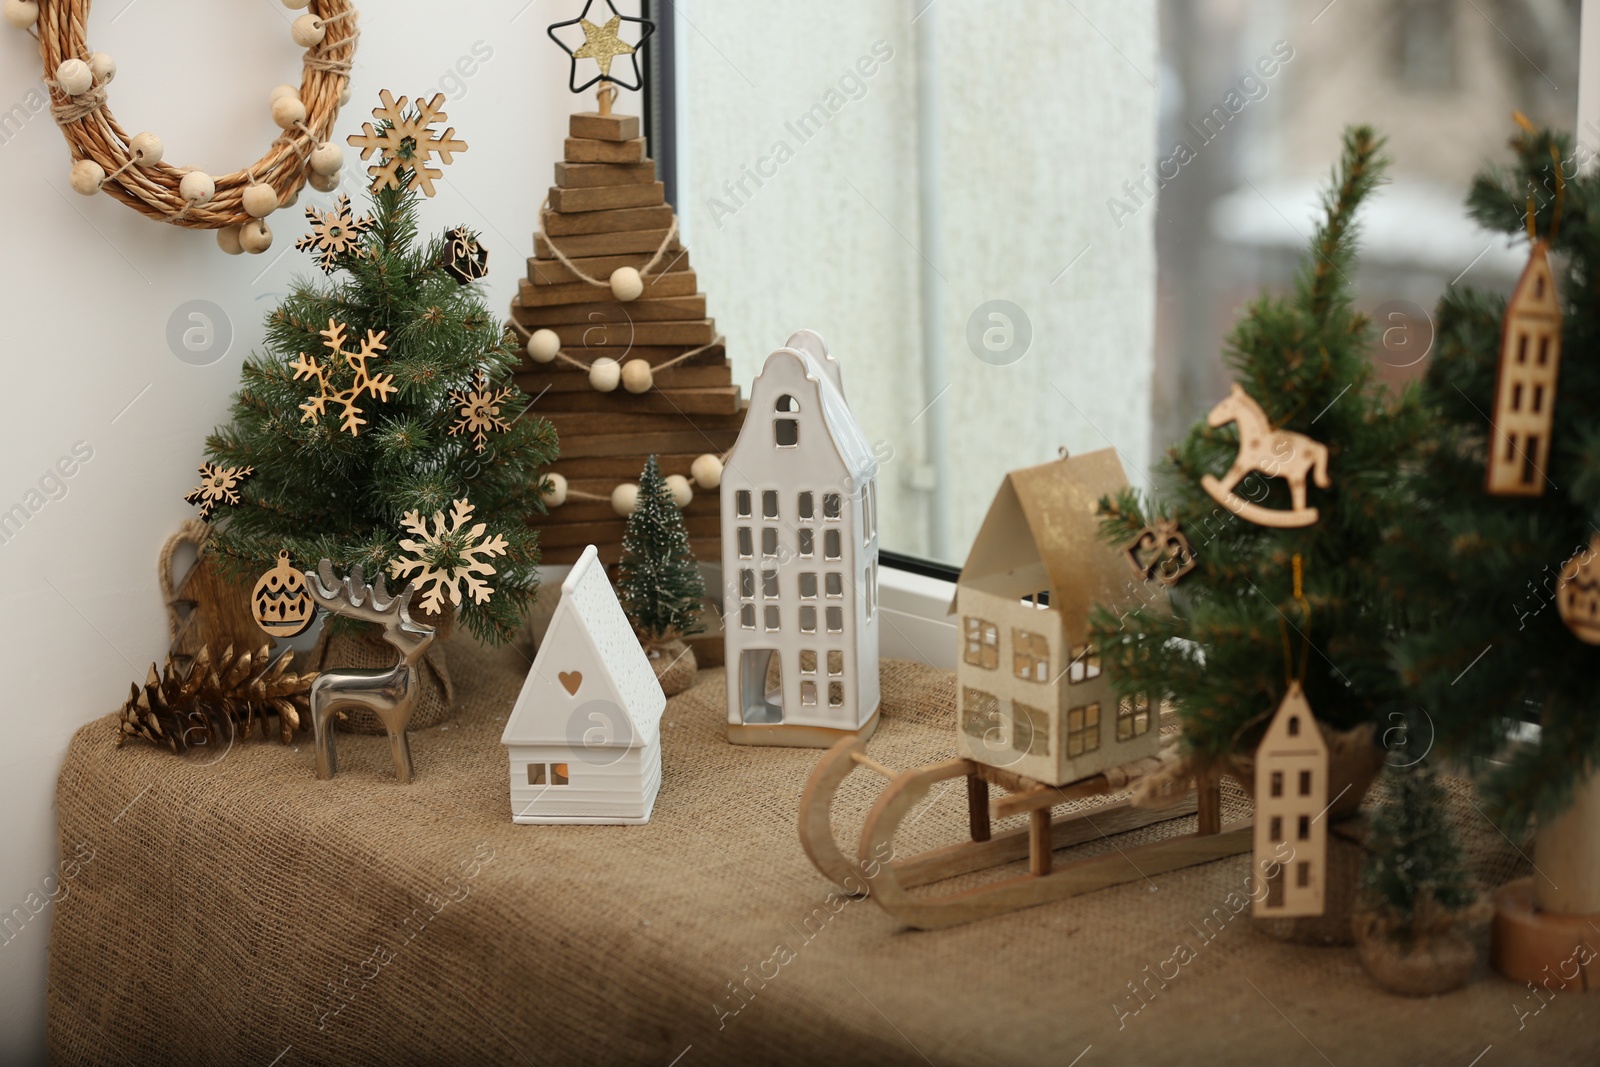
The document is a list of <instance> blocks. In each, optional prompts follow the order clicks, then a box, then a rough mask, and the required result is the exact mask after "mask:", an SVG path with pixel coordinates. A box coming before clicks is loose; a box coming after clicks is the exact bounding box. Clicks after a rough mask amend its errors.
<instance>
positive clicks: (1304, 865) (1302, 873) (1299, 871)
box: [1294, 860, 1311, 889]
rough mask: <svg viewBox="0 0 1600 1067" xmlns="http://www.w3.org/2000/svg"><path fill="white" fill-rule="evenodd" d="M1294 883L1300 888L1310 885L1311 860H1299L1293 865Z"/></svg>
mask: <svg viewBox="0 0 1600 1067" xmlns="http://www.w3.org/2000/svg"><path fill="white" fill-rule="evenodd" d="M1294 884H1295V885H1297V886H1299V887H1300V888H1301V889H1305V888H1307V887H1309V886H1310V885H1311V861H1310V860H1301V861H1299V862H1298V863H1296V864H1295V865H1294Z"/></svg>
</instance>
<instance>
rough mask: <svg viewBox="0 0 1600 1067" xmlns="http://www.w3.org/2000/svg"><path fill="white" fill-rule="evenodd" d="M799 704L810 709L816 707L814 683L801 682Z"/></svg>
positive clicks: (815, 687)
mask: <svg viewBox="0 0 1600 1067" xmlns="http://www.w3.org/2000/svg"><path fill="white" fill-rule="evenodd" d="M800 703H802V704H808V705H811V706H812V707H815V706H816V703H817V683H816V682H812V681H805V682H801V683H800Z"/></svg>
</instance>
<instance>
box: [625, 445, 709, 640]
mask: <svg viewBox="0 0 1600 1067" xmlns="http://www.w3.org/2000/svg"><path fill="white" fill-rule="evenodd" d="M617 593H618V598H619V599H620V600H621V601H622V608H623V610H624V611H625V612H626V613H627V615H628V619H629V620H630V621H631V622H632V623H633V627H634V629H635V630H636V631H637V632H638V634H639V638H640V640H641V641H642V642H644V643H645V644H647V645H650V644H661V643H664V642H667V641H671V640H673V639H675V638H681V637H687V636H689V635H691V634H696V633H699V632H700V630H701V629H702V627H701V625H700V614H701V612H702V611H703V610H704V601H705V595H706V587H705V582H704V581H703V580H702V579H701V577H700V568H699V566H698V565H697V564H696V563H695V560H694V556H693V555H691V554H690V551H689V533H688V530H687V529H686V528H685V527H684V525H683V515H682V513H681V512H679V511H678V508H677V505H676V504H674V503H673V501H672V489H671V487H669V486H668V485H667V480H666V479H665V478H664V477H662V475H661V467H660V465H659V464H657V463H656V457H655V456H650V457H649V458H648V459H646V460H645V464H644V471H643V472H642V473H641V474H640V475H639V498H638V503H637V504H636V505H635V507H634V509H633V514H631V515H629V516H628V525H627V529H626V530H625V531H624V533H623V537H622V561H621V562H620V563H619V564H618V566H617Z"/></svg>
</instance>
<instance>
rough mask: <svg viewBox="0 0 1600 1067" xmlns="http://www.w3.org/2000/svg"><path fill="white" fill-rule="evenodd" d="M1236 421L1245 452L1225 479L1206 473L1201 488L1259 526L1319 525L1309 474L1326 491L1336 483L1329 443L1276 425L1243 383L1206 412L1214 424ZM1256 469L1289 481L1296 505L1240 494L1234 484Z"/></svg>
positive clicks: (1242, 450) (1241, 450) (1241, 444)
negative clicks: (1268, 503) (1310, 502)
mask: <svg viewBox="0 0 1600 1067" xmlns="http://www.w3.org/2000/svg"><path fill="white" fill-rule="evenodd" d="M1230 422H1235V423H1238V424H1239V455H1238V457H1237V458H1236V459H1234V461H1233V466H1232V467H1230V468H1229V469H1228V473H1227V474H1225V475H1223V476H1222V478H1221V479H1220V480H1219V479H1217V478H1214V477H1212V476H1211V475H1209V474H1207V475H1205V476H1204V477H1202V478H1201V479H1200V485H1201V487H1202V488H1204V489H1205V491H1206V492H1208V493H1210V494H1211V498H1212V499H1213V500H1215V501H1216V502H1217V503H1219V504H1221V505H1222V506H1223V507H1225V508H1227V509H1228V510H1229V511H1231V512H1233V513H1234V514H1235V515H1237V516H1239V517H1240V518H1241V519H1245V520H1247V521H1249V522H1253V523H1255V524H1256V525H1257V526H1273V527H1277V528H1291V527H1297V526H1310V525H1312V524H1313V523H1315V522H1316V521H1317V509H1316V508H1311V507H1307V506H1306V477H1307V475H1309V476H1311V477H1312V478H1313V479H1314V480H1315V481H1316V483H1317V486H1318V488H1321V489H1327V488H1328V487H1329V486H1330V485H1332V484H1333V483H1332V482H1331V481H1330V479H1329V478H1328V446H1327V445H1324V444H1321V443H1319V442H1317V441H1313V440H1312V439H1311V438H1309V437H1307V436H1306V435H1305V434H1301V433H1295V432H1293V431H1292V430H1277V429H1274V428H1273V426H1272V423H1271V422H1270V421H1269V420H1268V419H1267V413H1266V412H1265V411H1262V410H1261V405H1260V404H1258V403H1256V402H1255V400H1254V399H1252V398H1251V396H1250V394H1249V393H1246V392H1245V391H1244V388H1243V387H1242V386H1241V385H1239V383H1238V382H1234V383H1233V388H1232V389H1230V390H1229V391H1228V395H1227V396H1225V397H1223V399H1222V401H1221V403H1219V404H1218V405H1217V406H1216V407H1214V408H1212V409H1211V414H1209V415H1208V416H1206V424H1207V425H1209V426H1226V425H1227V424H1228V423H1230ZM1256 471H1259V472H1260V473H1261V474H1263V475H1265V476H1266V477H1268V478H1282V479H1284V480H1285V481H1287V482H1288V483H1289V492H1290V494H1291V495H1292V496H1293V500H1294V507H1293V508H1292V509H1290V510H1289V511H1279V510H1277V509H1275V508H1268V507H1263V506H1261V505H1260V504H1256V503H1252V502H1251V501H1249V500H1245V499H1243V498H1242V497H1240V496H1238V495H1237V494H1235V493H1234V491H1233V489H1234V486H1236V485H1238V484H1239V483H1240V482H1241V481H1243V480H1244V478H1245V475H1247V474H1250V473H1252V472H1256Z"/></svg>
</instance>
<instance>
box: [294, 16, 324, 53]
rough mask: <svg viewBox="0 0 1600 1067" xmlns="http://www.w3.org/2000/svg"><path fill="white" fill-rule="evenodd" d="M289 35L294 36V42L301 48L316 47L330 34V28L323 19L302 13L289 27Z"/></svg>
mask: <svg viewBox="0 0 1600 1067" xmlns="http://www.w3.org/2000/svg"><path fill="white" fill-rule="evenodd" d="M289 36H290V37H293V38H294V43H295V44H297V45H299V46H300V47H301V48H315V47H316V46H317V45H319V44H321V43H322V39H323V38H324V37H326V36H328V28H327V27H326V26H324V25H323V24H322V20H321V19H319V18H317V16H315V15H301V16H300V17H299V18H297V19H295V20H294V25H292V26H290V27H289Z"/></svg>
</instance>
